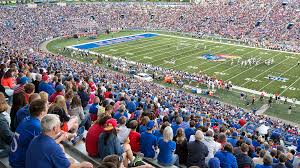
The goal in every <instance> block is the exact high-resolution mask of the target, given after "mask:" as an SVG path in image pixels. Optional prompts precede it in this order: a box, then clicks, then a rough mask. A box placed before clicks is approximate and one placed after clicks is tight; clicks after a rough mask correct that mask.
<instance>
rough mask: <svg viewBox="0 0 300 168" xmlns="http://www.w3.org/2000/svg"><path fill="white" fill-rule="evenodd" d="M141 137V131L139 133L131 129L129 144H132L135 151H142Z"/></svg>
mask: <svg viewBox="0 0 300 168" xmlns="http://www.w3.org/2000/svg"><path fill="white" fill-rule="evenodd" d="M140 139H141V134H140V133H138V132H136V131H132V130H131V131H130V133H129V140H130V143H129V145H130V146H131V150H132V151H133V152H140V151H141V148H140V145H141V142H140Z"/></svg>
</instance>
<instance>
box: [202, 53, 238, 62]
mask: <svg viewBox="0 0 300 168" xmlns="http://www.w3.org/2000/svg"><path fill="white" fill-rule="evenodd" d="M200 58H201V59H206V60H208V61H225V60H227V59H237V58H240V57H239V56H235V55H228V54H216V55H214V54H204V55H202V56H201V57H200Z"/></svg>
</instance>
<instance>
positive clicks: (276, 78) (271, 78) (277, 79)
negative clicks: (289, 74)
mask: <svg viewBox="0 0 300 168" xmlns="http://www.w3.org/2000/svg"><path fill="white" fill-rule="evenodd" d="M265 78H266V79H269V80H273V81H279V82H286V81H287V80H289V79H288V78H283V77H280V76H279V77H278V76H272V75H269V76H266V77H265Z"/></svg>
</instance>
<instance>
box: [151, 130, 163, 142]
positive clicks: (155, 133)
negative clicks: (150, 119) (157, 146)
mask: <svg viewBox="0 0 300 168" xmlns="http://www.w3.org/2000/svg"><path fill="white" fill-rule="evenodd" d="M153 135H154V136H155V137H156V139H157V142H158V141H159V140H160V139H162V138H163V134H162V133H160V131H159V130H154V131H153Z"/></svg>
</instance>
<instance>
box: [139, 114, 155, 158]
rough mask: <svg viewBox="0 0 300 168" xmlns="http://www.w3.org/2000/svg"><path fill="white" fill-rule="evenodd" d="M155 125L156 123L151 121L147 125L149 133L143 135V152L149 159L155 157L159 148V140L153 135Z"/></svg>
mask: <svg viewBox="0 0 300 168" xmlns="http://www.w3.org/2000/svg"><path fill="white" fill-rule="evenodd" d="M154 125H155V123H154V121H152V120H150V121H149V122H148V123H147V125H146V127H147V131H146V132H143V133H142V134H141V152H142V153H143V154H144V157H148V158H154V157H155V149H156V148H157V138H156V137H155V136H154V135H153V134H152V131H153V128H154Z"/></svg>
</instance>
